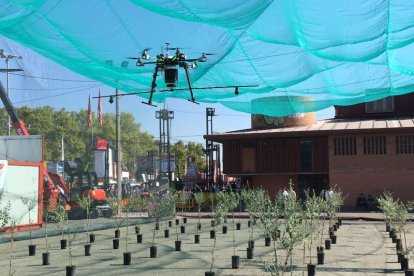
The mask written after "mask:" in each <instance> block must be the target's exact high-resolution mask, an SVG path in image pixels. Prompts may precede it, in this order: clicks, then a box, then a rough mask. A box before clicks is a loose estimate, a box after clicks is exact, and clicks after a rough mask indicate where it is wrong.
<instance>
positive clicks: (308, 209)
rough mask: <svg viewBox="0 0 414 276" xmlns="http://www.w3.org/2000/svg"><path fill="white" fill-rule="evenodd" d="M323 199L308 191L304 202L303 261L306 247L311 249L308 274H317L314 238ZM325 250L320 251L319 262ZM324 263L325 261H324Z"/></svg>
mask: <svg viewBox="0 0 414 276" xmlns="http://www.w3.org/2000/svg"><path fill="white" fill-rule="evenodd" d="M322 201H323V199H322V198H321V197H319V196H317V195H310V194H309V192H306V200H305V202H304V208H303V214H304V237H305V239H304V250H303V262H305V256H306V247H307V248H308V249H309V263H308V264H307V267H308V275H314V274H315V268H316V265H315V264H313V263H312V247H313V243H314V239H315V238H316V237H317V225H318V223H317V221H318V219H319V217H320V213H319V212H320V207H321V204H322ZM321 253H322V254H324V252H323V251H322V252H318V263H319V258H320V257H319V256H320V255H321ZM322 263H323V262H322Z"/></svg>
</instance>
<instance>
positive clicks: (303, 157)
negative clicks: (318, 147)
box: [300, 140, 313, 172]
mask: <svg viewBox="0 0 414 276" xmlns="http://www.w3.org/2000/svg"><path fill="white" fill-rule="evenodd" d="M312 147H313V141H312V140H302V141H300V171H301V172H309V171H312Z"/></svg>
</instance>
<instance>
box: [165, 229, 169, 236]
mask: <svg viewBox="0 0 414 276" xmlns="http://www.w3.org/2000/svg"><path fill="white" fill-rule="evenodd" d="M164 237H165V238H169V237H170V230H168V229H165V230H164Z"/></svg>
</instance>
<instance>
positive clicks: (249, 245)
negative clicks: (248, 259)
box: [248, 240, 254, 248]
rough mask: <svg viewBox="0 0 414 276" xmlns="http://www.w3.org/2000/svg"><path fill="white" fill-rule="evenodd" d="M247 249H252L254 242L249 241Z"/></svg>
mask: <svg viewBox="0 0 414 276" xmlns="http://www.w3.org/2000/svg"><path fill="white" fill-rule="evenodd" d="M248 247H249V248H254V241H253V240H249V242H248Z"/></svg>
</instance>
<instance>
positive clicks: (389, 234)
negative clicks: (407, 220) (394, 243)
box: [388, 229, 394, 238]
mask: <svg viewBox="0 0 414 276" xmlns="http://www.w3.org/2000/svg"><path fill="white" fill-rule="evenodd" d="M392 236H394V230H393V229H390V231H389V232H388V237H390V238H392Z"/></svg>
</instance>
